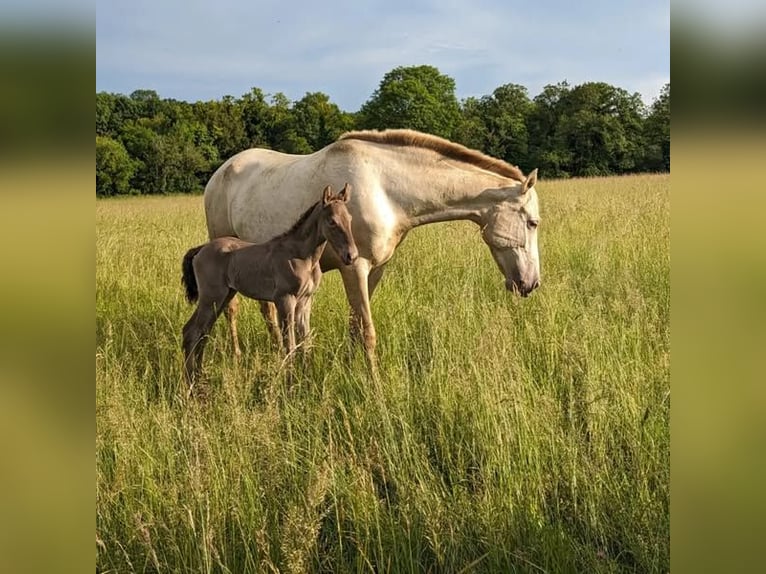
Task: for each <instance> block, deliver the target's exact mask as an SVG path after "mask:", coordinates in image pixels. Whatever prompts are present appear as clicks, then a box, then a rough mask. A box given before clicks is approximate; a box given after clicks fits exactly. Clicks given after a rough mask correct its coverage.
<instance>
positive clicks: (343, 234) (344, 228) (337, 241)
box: [320, 183, 359, 265]
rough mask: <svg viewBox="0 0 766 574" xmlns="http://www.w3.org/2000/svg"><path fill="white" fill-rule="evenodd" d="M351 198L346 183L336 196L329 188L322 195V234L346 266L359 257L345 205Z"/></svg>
mask: <svg viewBox="0 0 766 574" xmlns="http://www.w3.org/2000/svg"><path fill="white" fill-rule="evenodd" d="M350 196H351V186H350V185H349V184H348V183H347V184H346V185H344V186H343V189H341V190H340V191H339V192H338V193H337V194H334V193H333V191H332V187H331V186H329V185H328V186H327V187H325V188H324V192H323V193H322V218H321V223H320V225H321V226H322V234H323V235H324V237H325V239H327V241H329V242H330V245H332V248H333V249H334V250H335V253H337V254H338V257H340V259H341V261H343V263H344V264H346V265H351V264H352V263H353V262H354V261H356V258H357V257H358V256H359V250H358V249H357V247H356V242H355V241H354V235H353V234H352V233H351V214H350V213H349V211H348V208H347V206H346V204H347V203H348V199H349V197H350Z"/></svg>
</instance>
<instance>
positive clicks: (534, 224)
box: [527, 219, 540, 229]
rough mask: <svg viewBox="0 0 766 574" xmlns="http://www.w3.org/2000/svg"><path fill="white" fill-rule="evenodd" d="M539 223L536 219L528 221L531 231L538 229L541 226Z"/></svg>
mask: <svg viewBox="0 0 766 574" xmlns="http://www.w3.org/2000/svg"><path fill="white" fill-rule="evenodd" d="M539 223H540V222H539V221H535V220H534V219H530V220H528V221H527V227H529V228H530V229H537V226H538V225H539Z"/></svg>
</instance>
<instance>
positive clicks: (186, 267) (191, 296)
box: [181, 245, 204, 303]
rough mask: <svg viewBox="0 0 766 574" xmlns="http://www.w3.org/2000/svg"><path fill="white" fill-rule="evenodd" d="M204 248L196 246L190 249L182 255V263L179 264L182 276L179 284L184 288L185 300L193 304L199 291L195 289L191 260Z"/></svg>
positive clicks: (195, 283) (195, 282)
mask: <svg viewBox="0 0 766 574" xmlns="http://www.w3.org/2000/svg"><path fill="white" fill-rule="evenodd" d="M203 247H204V245H198V246H197V247H192V248H191V249H189V251H187V252H186V255H184V261H183V263H182V264H181V269H182V270H183V274H182V275H181V283H183V284H184V287H186V299H188V301H189V303H194V302H195V301H196V300H197V297H198V296H199V290H198V289H197V277H195V275H194V267H193V266H192V260H193V259H194V258H195V257H196V256H197V253H199V252H200V250H201V249H202V248H203Z"/></svg>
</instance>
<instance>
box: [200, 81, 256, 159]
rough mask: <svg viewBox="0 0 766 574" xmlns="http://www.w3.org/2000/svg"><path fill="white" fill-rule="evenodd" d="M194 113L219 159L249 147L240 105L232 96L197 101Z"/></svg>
mask: <svg viewBox="0 0 766 574" xmlns="http://www.w3.org/2000/svg"><path fill="white" fill-rule="evenodd" d="M194 115H195V118H196V119H197V120H198V121H200V122H201V123H203V124H204V125H205V127H206V128H207V131H208V133H209V134H210V137H211V138H212V141H213V145H215V148H216V150H217V151H218V156H219V157H220V158H221V159H224V158H229V157H231V156H233V155H234V154H236V153H238V152H240V151H242V150H244V149H247V148H248V147H249V144H250V142H249V140H248V137H247V131H246V130H245V121H244V118H243V114H242V105H241V104H240V103H239V102H238V101H237V100H235V99H234V98H233V97H232V96H224V97H223V98H222V99H221V101H220V102H219V101H210V102H198V103H196V104H194Z"/></svg>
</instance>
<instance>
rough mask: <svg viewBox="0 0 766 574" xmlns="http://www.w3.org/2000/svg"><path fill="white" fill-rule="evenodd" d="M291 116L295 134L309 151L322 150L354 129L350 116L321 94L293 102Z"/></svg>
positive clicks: (312, 94) (314, 93)
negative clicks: (302, 140) (298, 135)
mask: <svg viewBox="0 0 766 574" xmlns="http://www.w3.org/2000/svg"><path fill="white" fill-rule="evenodd" d="M292 115H293V120H294V125H295V130H296V133H298V134H300V136H301V137H302V138H304V140H305V141H306V143H307V144H308V147H309V148H310V149H311V151H316V150H318V149H321V148H323V147H324V146H326V145H327V144H329V143H332V142H334V141H335V140H336V139H338V136H340V135H341V134H342V133H343V132H346V131H349V130H351V129H353V127H354V119H353V116H351V114H347V113H344V112H342V111H341V110H340V108H338V106H337V105H335V104H333V103H332V102H330V98H329V96H327V95H326V94H323V93H322V92H313V93H307V94H306V95H305V96H303V98H301V99H300V100H298V101H297V102H295V104H294V105H293V107H292Z"/></svg>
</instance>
